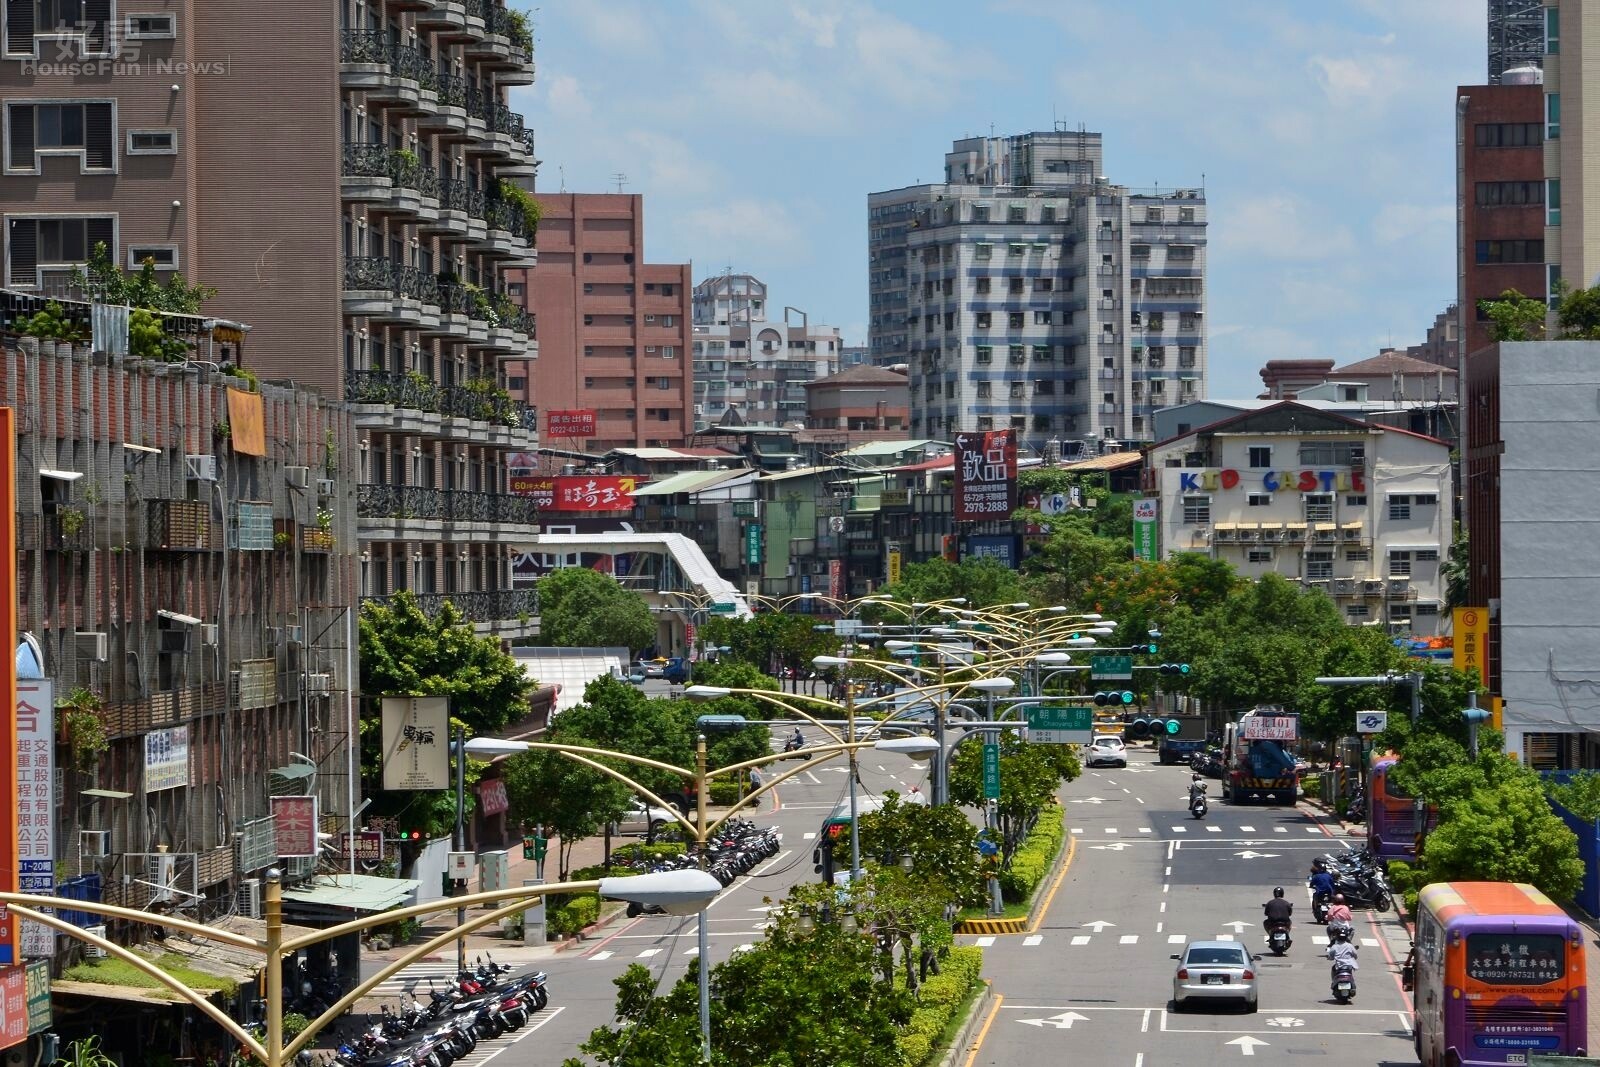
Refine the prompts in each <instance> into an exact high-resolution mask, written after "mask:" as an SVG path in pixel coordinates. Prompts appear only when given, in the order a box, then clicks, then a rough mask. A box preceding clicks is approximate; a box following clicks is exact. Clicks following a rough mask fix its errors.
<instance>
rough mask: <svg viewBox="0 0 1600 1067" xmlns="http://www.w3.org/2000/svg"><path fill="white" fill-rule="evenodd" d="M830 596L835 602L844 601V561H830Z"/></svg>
mask: <svg viewBox="0 0 1600 1067" xmlns="http://www.w3.org/2000/svg"><path fill="white" fill-rule="evenodd" d="M828 596H830V597H832V598H833V599H834V600H843V599H844V560H842V559H830V560H829V561H828Z"/></svg>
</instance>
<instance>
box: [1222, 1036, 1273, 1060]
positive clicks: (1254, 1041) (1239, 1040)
mask: <svg viewBox="0 0 1600 1067" xmlns="http://www.w3.org/2000/svg"><path fill="white" fill-rule="evenodd" d="M1227 1043H1228V1044H1230V1045H1238V1046H1239V1051H1240V1052H1243V1053H1244V1054H1245V1055H1246V1056H1254V1055H1255V1054H1256V1048H1257V1046H1260V1045H1266V1044H1267V1042H1265V1041H1263V1040H1261V1039H1260V1038H1259V1037H1251V1036H1250V1035H1249V1034H1246V1035H1244V1036H1243V1037H1236V1038H1234V1039H1233V1040H1232V1041H1229V1042H1227Z"/></svg>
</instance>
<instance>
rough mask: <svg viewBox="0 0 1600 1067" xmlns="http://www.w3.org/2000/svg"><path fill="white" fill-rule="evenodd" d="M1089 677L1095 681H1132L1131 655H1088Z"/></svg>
mask: <svg viewBox="0 0 1600 1067" xmlns="http://www.w3.org/2000/svg"><path fill="white" fill-rule="evenodd" d="M1089 677H1090V679H1092V680H1093V681H1096V682H1131V681H1133V657H1132V656H1093V657H1090V659H1089Z"/></svg>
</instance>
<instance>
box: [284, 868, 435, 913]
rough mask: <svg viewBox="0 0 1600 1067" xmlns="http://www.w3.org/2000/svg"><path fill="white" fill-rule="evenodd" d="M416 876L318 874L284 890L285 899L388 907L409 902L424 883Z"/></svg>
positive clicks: (338, 905) (336, 905) (374, 908)
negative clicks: (303, 882)
mask: <svg viewBox="0 0 1600 1067" xmlns="http://www.w3.org/2000/svg"><path fill="white" fill-rule="evenodd" d="M420 884H421V883H420V882H417V881H416V880H415V879H412V878H379V877H377V876H375V875H370V874H357V875H349V874H341V875H337V876H335V875H327V874H323V875H318V876H317V878H316V879H315V880H313V881H311V882H308V883H306V884H304V885H297V886H294V887H292V888H289V889H285V890H284V891H283V899H284V900H285V901H289V902H293V903H297V904H315V905H320V906H322V907H332V908H348V909H350V910H352V911H371V912H378V911H388V910H389V909H390V908H395V907H399V906H400V905H401V904H405V903H408V902H409V901H410V898H411V896H412V894H414V893H415V892H416V890H417V886H418V885H420Z"/></svg>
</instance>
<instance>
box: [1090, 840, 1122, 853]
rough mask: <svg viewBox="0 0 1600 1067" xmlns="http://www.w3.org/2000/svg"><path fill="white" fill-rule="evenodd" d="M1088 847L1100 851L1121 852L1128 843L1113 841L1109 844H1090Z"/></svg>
mask: <svg viewBox="0 0 1600 1067" xmlns="http://www.w3.org/2000/svg"><path fill="white" fill-rule="evenodd" d="M1089 847H1090V848H1092V849H1096V850H1098V851H1102V852H1121V851H1122V850H1123V849H1125V848H1127V847H1128V843H1127V842H1126V841H1113V842H1111V844H1109V845H1090V846H1089Z"/></svg>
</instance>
